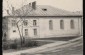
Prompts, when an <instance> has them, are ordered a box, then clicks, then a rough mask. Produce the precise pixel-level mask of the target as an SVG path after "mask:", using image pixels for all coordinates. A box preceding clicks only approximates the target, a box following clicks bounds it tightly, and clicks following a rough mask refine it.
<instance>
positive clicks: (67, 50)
mask: <svg viewBox="0 0 85 55" xmlns="http://www.w3.org/2000/svg"><path fill="white" fill-rule="evenodd" d="M67 42H68V41H67ZM59 43H60V42H58V43H56V44H59ZM62 43H63V42H62ZM73 43H75V44H73ZM54 44H55V43H54ZM68 44H73V45H66V46H64V47H60V49H57V47H56V46H55V47H51V48H47V49H42V50H39V51H37V50H38V49H40V48H34V49H30V50H29V49H28V50H23V51H18V52H17V51H16V52H13V53H12V52H10V53H4V54H3V55H17V54H18V55H83V40H82V39H79V40H78V41H75V42H72V43H68ZM48 46H49V45H48ZM44 47H46V46H44ZM41 48H42V47H41ZM32 50H33V51H35V53H33V52H32ZM46 50H48V51H46ZM22 52H23V54H22ZM28 52H29V53H31V54H29V53H28Z"/></svg>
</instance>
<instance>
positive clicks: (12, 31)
mask: <svg viewBox="0 0 85 55" xmlns="http://www.w3.org/2000/svg"><path fill="white" fill-rule="evenodd" d="M4 20H5V21H4ZM3 24H5V26H4V27H7V28H6V29H3V37H4V36H6V37H7V39H16V38H20V36H23V37H25V38H50V37H76V36H81V35H82V15H80V14H75V13H73V12H69V11H66V10H62V9H58V8H54V7H52V6H49V5H36V2H33V3H29V4H28V5H24V6H23V7H21V8H20V9H17V10H15V9H14V7H13V8H12V15H10V16H5V17H4V18H3Z"/></svg>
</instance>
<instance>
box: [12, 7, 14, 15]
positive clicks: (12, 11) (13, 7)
mask: <svg viewBox="0 0 85 55" xmlns="http://www.w3.org/2000/svg"><path fill="white" fill-rule="evenodd" d="M12 14H13V15H14V7H12Z"/></svg>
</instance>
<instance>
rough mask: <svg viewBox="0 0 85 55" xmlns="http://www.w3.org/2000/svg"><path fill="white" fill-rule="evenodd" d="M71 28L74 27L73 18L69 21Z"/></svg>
mask: <svg viewBox="0 0 85 55" xmlns="http://www.w3.org/2000/svg"><path fill="white" fill-rule="evenodd" d="M70 25H71V29H74V20H71V21H70Z"/></svg>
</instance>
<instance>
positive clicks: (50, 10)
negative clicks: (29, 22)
mask: <svg viewBox="0 0 85 55" xmlns="http://www.w3.org/2000/svg"><path fill="white" fill-rule="evenodd" d="M46 9H47V10H46ZM14 13H15V16H78V15H80V14H76V13H73V12H70V11H66V10H63V9H59V8H55V7H52V6H48V5H37V6H36V10H33V9H32V8H31V7H29V5H24V6H23V7H21V8H20V9H17V10H15V12H14Z"/></svg>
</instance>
